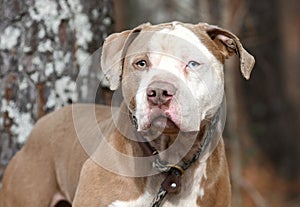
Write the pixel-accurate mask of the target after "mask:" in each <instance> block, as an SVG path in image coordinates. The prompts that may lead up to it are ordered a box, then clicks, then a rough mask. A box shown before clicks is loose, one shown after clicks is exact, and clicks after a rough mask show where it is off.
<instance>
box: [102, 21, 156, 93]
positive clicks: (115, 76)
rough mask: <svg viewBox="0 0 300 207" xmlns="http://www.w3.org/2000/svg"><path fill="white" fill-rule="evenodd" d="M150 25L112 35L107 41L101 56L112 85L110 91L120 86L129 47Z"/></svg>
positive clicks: (103, 69)
mask: <svg viewBox="0 0 300 207" xmlns="http://www.w3.org/2000/svg"><path fill="white" fill-rule="evenodd" d="M149 25H151V24H150V23H145V24H142V25H140V26H138V27H136V28H135V29H133V30H127V31H124V32H121V33H114V34H111V35H110V36H108V37H107V38H106V39H105V41H104V44H103V48H102V55H101V68H102V71H103V73H104V76H105V77H106V78H107V80H108V82H109V84H110V90H116V89H117V88H118V87H119V85H120V82H121V79H122V71H123V63H124V57H125V56H126V52H127V48H128V46H129V45H130V44H131V43H132V42H133V40H134V39H135V38H136V37H137V36H138V34H139V33H140V32H141V31H142V29H143V28H144V27H146V26H149Z"/></svg>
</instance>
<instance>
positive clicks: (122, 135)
mask: <svg viewBox="0 0 300 207" xmlns="http://www.w3.org/2000/svg"><path fill="white" fill-rule="evenodd" d="M234 54H236V55H237V56H238V57H239V61H240V70H241V73H242V75H243V76H244V77H245V78H246V79H249V78H250V73H251V71H252V68H253V66H254V62H255V60H254V58H253V56H252V55H250V54H249V53H248V52H247V51H246V50H245V49H244V48H243V46H242V44H241V42H240V40H239V39H238V38H237V37H236V36H235V35H234V34H232V33H231V32H229V31H227V30H225V29H222V28H220V27H217V26H213V25H209V24H206V23H199V24H188V23H181V22H170V23H164V24H159V25H151V24H149V23H146V24H142V25H140V26H138V27H136V28H134V29H132V30H128V31H124V32H121V33H115V34H112V35H110V36H109V37H108V38H107V39H106V40H105V42H104V45H103V49H102V56H101V67H102V70H103V72H104V74H105V77H106V78H107V80H108V82H109V85H110V89H111V90H117V89H121V90H122V93H123V97H124V101H123V103H122V104H121V106H120V108H112V107H108V106H101V105H88V104H75V105H73V106H67V107H64V108H62V109H60V110H57V111H55V112H52V113H50V114H48V115H46V116H45V117H43V118H41V119H40V120H39V121H38V122H37V124H36V125H35V127H34V129H33V130H32V132H31V134H30V136H29V138H28V140H27V142H26V144H25V145H24V147H23V148H22V149H21V150H20V151H19V152H18V153H17V154H16V155H15V156H14V157H13V159H12V160H11V162H10V164H9V165H8V167H7V169H6V171H5V174H4V176H3V181H2V182H3V185H2V189H1V195H0V206H1V207H21V206H22V207H33V206H38V207H43V206H45V207H48V206H51V207H53V206H63V204H66V203H69V204H66V205H69V206H71V204H72V206H75V207H78V206H89V207H92V206H95V207H96V206H97V207H99V206H109V207H141V206H163V207H175V206H189V207H193V206H195V207H196V206H201V207H205V206H214V207H228V206H230V200H231V186H230V179H229V172H228V167H227V161H226V155H225V149H224V142H223V139H222V126H221V125H222V123H221V122H222V116H223V115H222V114H223V112H222V111H224V109H223V108H224V107H223V108H222V106H223V105H224V100H223V99H224V71H223V70H224V63H225V60H226V59H227V58H229V57H230V56H232V55H234ZM120 85H121V87H120ZM116 114H117V115H116ZM92 123H93V124H92Z"/></svg>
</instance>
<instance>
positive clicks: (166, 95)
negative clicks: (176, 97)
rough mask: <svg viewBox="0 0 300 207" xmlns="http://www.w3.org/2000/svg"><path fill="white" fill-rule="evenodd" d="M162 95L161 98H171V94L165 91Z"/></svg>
mask: <svg viewBox="0 0 300 207" xmlns="http://www.w3.org/2000/svg"><path fill="white" fill-rule="evenodd" d="M162 95H163V96H165V97H171V96H173V95H172V94H171V93H169V92H168V91H167V90H164V91H163V92H162Z"/></svg>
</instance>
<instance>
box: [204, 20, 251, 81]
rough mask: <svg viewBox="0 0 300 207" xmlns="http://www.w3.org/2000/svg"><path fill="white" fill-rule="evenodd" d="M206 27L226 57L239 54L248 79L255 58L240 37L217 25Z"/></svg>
mask: <svg viewBox="0 0 300 207" xmlns="http://www.w3.org/2000/svg"><path fill="white" fill-rule="evenodd" d="M205 29H206V32H207V34H208V35H209V36H210V38H211V39H212V40H213V41H214V42H215V43H216V45H217V46H218V48H219V49H220V51H221V53H222V55H223V56H224V57H225V58H228V57H229V56H231V55H233V54H236V55H238V57H239V58H240V69H241V73H242V74H243V76H244V78H246V79H247V80H248V79H249V78H250V74H251V71H252V69H253V66H254V64H255V59H254V57H253V56H252V55H251V54H249V53H248V52H247V51H246V50H245V49H244V48H243V45H242V44H241V42H240V40H239V38H238V37H237V36H235V35H234V34H232V33H231V32H229V31H227V30H225V29H222V28H220V27H217V26H213V25H208V24H206V25H205Z"/></svg>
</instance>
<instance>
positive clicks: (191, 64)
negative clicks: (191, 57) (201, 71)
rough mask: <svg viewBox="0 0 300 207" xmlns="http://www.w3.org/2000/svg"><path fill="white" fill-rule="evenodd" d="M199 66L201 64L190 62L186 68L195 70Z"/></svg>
mask: <svg viewBox="0 0 300 207" xmlns="http://www.w3.org/2000/svg"><path fill="white" fill-rule="evenodd" d="M199 65H200V63H198V62H196V61H189V62H188V64H187V65H186V66H187V67H189V68H191V69H194V68H197V67H198V66H199Z"/></svg>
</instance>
